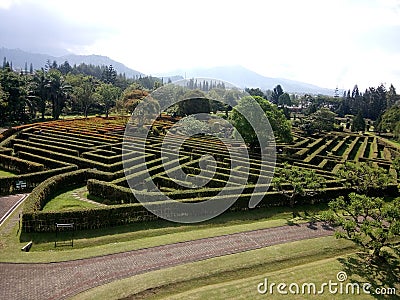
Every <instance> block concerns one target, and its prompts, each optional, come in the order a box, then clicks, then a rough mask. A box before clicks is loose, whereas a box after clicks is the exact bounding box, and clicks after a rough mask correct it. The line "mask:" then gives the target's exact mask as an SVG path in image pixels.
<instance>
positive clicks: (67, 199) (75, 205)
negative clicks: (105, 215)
mask: <svg viewBox="0 0 400 300" xmlns="http://www.w3.org/2000/svg"><path fill="white" fill-rule="evenodd" d="M85 188H86V187H83V188H78V189H74V190H71V191H67V192H65V193H62V194H60V195H58V196H56V197H54V198H53V199H51V200H50V201H49V202H48V203H47V204H46V205H45V206H44V207H43V211H66V210H77V209H84V208H96V207H99V205H96V204H93V203H89V202H85V201H82V200H79V199H77V198H75V197H74V195H73V193H74V192H77V193H78V194H79V195H80V194H81V192H82V191H83V190H84V189H85Z"/></svg>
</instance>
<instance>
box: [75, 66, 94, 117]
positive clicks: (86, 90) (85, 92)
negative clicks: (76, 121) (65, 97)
mask: <svg viewBox="0 0 400 300" xmlns="http://www.w3.org/2000/svg"><path fill="white" fill-rule="evenodd" d="M68 81H69V83H70V84H71V85H72V87H73V88H72V90H73V97H74V99H75V101H76V103H77V104H78V106H80V109H81V110H82V112H83V114H84V116H85V118H87V116H88V113H89V108H90V107H91V106H92V105H93V104H94V103H95V100H96V98H95V95H94V93H95V91H96V85H97V82H96V80H95V79H94V78H93V77H92V76H85V75H82V74H79V75H69V76H68Z"/></svg>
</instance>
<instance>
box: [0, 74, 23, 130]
mask: <svg viewBox="0 0 400 300" xmlns="http://www.w3.org/2000/svg"><path fill="white" fill-rule="evenodd" d="M0 85H1V86H2V90H3V92H4V94H3V104H2V106H3V107H4V111H3V112H2V115H3V116H4V118H3V119H1V120H0V123H3V124H4V123H8V122H13V121H19V122H22V121H24V120H25V119H26V117H27V116H26V114H25V106H26V103H27V95H28V91H27V85H26V81H25V80H24V78H23V76H21V75H19V74H18V73H15V72H13V71H12V70H11V69H10V68H8V67H6V68H5V69H2V70H0ZM5 95H6V96H5Z"/></svg>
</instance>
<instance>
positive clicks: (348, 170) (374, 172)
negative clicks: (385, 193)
mask: <svg viewBox="0 0 400 300" xmlns="http://www.w3.org/2000/svg"><path fill="white" fill-rule="evenodd" d="M337 176H338V177H339V178H341V179H344V181H343V184H344V185H345V186H346V187H349V188H353V189H355V191H357V192H358V193H365V194H368V193H369V192H371V191H372V190H374V189H380V188H385V187H386V186H387V185H388V184H389V183H390V182H391V181H393V178H391V177H390V176H389V175H388V173H387V171H386V170H385V169H383V168H380V167H374V166H373V165H372V164H371V163H367V162H360V163H353V162H346V163H345V164H343V165H342V166H341V167H340V168H339V170H338V172H337Z"/></svg>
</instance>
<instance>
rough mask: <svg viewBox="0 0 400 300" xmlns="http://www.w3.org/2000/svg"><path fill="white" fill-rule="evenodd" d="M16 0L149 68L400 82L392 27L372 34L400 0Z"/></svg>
mask: <svg viewBox="0 0 400 300" xmlns="http://www.w3.org/2000/svg"><path fill="white" fill-rule="evenodd" d="M0 1H2V2H0V3H9V2H10V3H11V0H9V1H7V0H6V1H4V0H0ZM21 2H23V3H28V2H34V3H36V4H38V5H39V3H40V5H42V6H43V7H46V9H47V10H51V11H54V13H55V14H56V15H57V16H59V19H60V22H63V21H65V20H73V22H74V24H75V27H77V28H78V27H79V26H81V27H85V26H86V27H88V26H89V27H91V28H98V32H96V36H95V37H93V38H88V41H89V40H90V42H88V43H86V44H85V43H82V42H80V43H76V44H74V43H70V44H69V45H68V46H66V47H68V49H69V50H71V51H73V52H77V53H80V54H92V53H95V54H102V55H107V56H110V57H112V58H113V59H116V60H119V61H121V62H123V63H125V64H126V65H128V66H129V67H132V68H134V69H137V70H139V71H142V72H146V73H152V74H155V73H158V72H164V71H167V70H173V69H178V68H185V67H194V66H211V65H224V64H241V65H244V66H246V67H249V68H251V69H253V70H255V71H257V72H259V73H261V74H263V75H266V76H274V77H287V78H290V79H294V80H300V81H306V82H310V83H315V84H319V85H321V86H325V87H334V86H336V85H339V86H341V85H343V87H345V86H344V85H346V86H347V85H349V84H351V85H353V84H355V83H359V84H360V85H363V84H364V82H365V84H370V82H372V84H376V81H379V80H380V81H397V82H399V83H400V80H399V77H396V76H398V74H395V72H396V69H395V67H397V66H396V63H393V59H395V58H397V54H398V53H397V48H396V47H393V45H394V43H393V41H391V40H390V39H391V36H389V39H388V38H386V42H388V43H386V42H382V43H381V42H379V43H377V42H376V41H381V40H382V39H381V32H386V30H387V28H396V26H399V25H400V4H399V3H400V1H397V0H369V1H364V0H363V1H361V0H352V1H346V0H335V1H320V0H304V1H296V0H293V1H291V0H281V1H257V0H246V1H227V0H219V1H212V0H205V1H198V2H193V1H191V2H188V1H183V0H181V1H180V0H169V1H161V0H160V1H156V0H153V1H123V0H114V1H112V2H111V1H94V0H90V1H89V0H86V1H81V0H68V1H67V0H63V1H61V0H60V1H50V0H47V1H34V0H21ZM0 7H1V4H0ZM373 32H375V33H376V34H375V35H373V34H372V33H373ZM392 40H393V39H392ZM391 42H392V43H391ZM396 42H397V41H396ZM390 45H391V46H392V48H391V49H389V46H390ZM378 57H379V60H377V58H378ZM379 61H384V62H385V64H380V63H379ZM397 72H398V71H397ZM379 76H381V77H382V78H381V79H379V78H380V77H379ZM383 77H384V78H383Z"/></svg>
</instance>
